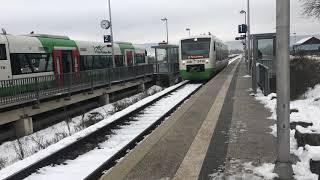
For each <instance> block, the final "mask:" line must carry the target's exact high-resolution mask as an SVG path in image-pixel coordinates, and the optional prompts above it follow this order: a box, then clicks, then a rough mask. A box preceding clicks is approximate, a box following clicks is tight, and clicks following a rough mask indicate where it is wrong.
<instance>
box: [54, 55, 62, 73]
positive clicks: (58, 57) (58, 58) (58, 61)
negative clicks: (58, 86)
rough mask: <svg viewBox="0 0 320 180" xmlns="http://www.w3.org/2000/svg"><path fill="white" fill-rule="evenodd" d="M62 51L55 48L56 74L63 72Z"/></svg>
mask: <svg viewBox="0 0 320 180" xmlns="http://www.w3.org/2000/svg"><path fill="white" fill-rule="evenodd" d="M61 59H62V53H61V51H60V50H53V63H54V72H55V74H56V75H59V74H62V63H61Z"/></svg>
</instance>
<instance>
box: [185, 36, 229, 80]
mask: <svg viewBox="0 0 320 180" xmlns="http://www.w3.org/2000/svg"><path fill="white" fill-rule="evenodd" d="M179 47H180V52H179V70H180V74H181V76H182V78H183V79H187V80H208V79H210V78H211V77H212V76H213V75H215V74H216V73H217V72H218V71H219V70H221V69H223V68H224V67H225V66H226V65H227V64H228V59H227V58H228V52H229V51H228V47H227V46H226V45H225V44H224V43H223V42H222V41H220V40H219V39H217V38H216V37H215V36H211V35H210V36H194V37H189V38H184V39H181V41H180V44H179Z"/></svg>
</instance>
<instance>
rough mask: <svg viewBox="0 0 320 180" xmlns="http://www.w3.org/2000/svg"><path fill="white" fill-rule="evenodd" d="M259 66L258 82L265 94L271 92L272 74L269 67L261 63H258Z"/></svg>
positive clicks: (257, 66)
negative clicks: (270, 74)
mask: <svg viewBox="0 0 320 180" xmlns="http://www.w3.org/2000/svg"><path fill="white" fill-rule="evenodd" d="M256 68H257V84H258V86H259V87H260V88H261V90H262V92H263V94H264V95H268V94H270V78H269V77H270V76H269V67H267V66H266V65H263V64H261V63H257V64H256Z"/></svg>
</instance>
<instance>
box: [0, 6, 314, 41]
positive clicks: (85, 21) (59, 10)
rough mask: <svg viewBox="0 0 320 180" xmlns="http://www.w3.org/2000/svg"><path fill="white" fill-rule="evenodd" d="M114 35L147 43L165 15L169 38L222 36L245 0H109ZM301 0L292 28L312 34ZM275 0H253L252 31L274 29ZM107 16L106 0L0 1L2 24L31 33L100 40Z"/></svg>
mask: <svg viewBox="0 0 320 180" xmlns="http://www.w3.org/2000/svg"><path fill="white" fill-rule="evenodd" d="M111 6H112V18H113V27H114V38H115V40H116V41H130V42H134V43H150V42H160V41H162V40H165V38H166V36H165V25H164V23H163V22H162V21H161V20H160V19H161V18H162V17H164V16H165V17H167V18H168V23H169V42H174V43H176V42H177V41H178V39H180V38H182V37H184V36H187V32H186V31H185V29H186V27H189V28H190V29H191V33H192V34H193V35H198V34H200V33H207V32H211V33H213V34H215V35H216V36H217V37H219V38H220V39H222V40H224V41H230V40H233V39H234V37H235V36H237V25H238V24H239V23H243V22H244V16H243V15H240V13H239V11H240V10H241V9H246V0H111ZM300 6H301V3H300V2H299V1H298V0H291V32H296V33H297V35H300V34H301V35H305V34H316V33H317V32H318V31H319V29H320V21H318V20H314V19H306V18H304V17H302V15H301V7H300ZM275 8H276V0H251V10H252V11H251V25H252V26H251V29H252V32H253V33H263V32H274V31H275V21H276V16H275ZM105 18H108V1H107V0H54V1H46V0H8V1H7V0H6V1H3V2H1V7H0V27H1V28H5V29H6V30H7V33H9V34H27V33H29V32H31V31H35V33H44V34H57V35H68V36H69V37H71V38H73V39H78V40H89V41H102V40H103V39H102V35H103V34H104V33H105V31H104V30H102V29H101V28H100V21H101V20H102V19H105Z"/></svg>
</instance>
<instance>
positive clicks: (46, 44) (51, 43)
mask: <svg viewBox="0 0 320 180" xmlns="http://www.w3.org/2000/svg"><path fill="white" fill-rule="evenodd" d="M37 38H38V39H39V41H40V42H41V44H42V46H43V48H44V50H45V51H46V53H52V51H53V48H54V47H75V48H78V47H77V45H76V42H75V41H73V40H68V39H55V38H48V37H37Z"/></svg>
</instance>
